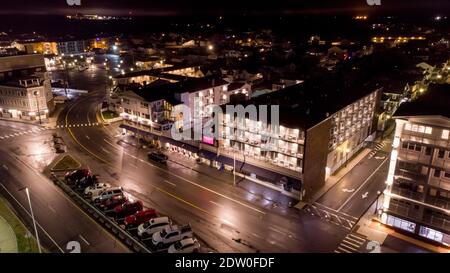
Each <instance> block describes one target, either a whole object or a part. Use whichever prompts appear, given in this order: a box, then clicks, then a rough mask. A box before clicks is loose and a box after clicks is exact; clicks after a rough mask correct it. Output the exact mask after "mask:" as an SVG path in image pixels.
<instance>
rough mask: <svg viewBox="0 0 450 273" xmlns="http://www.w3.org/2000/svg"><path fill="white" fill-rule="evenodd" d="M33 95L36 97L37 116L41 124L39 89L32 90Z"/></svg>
mask: <svg viewBox="0 0 450 273" xmlns="http://www.w3.org/2000/svg"><path fill="white" fill-rule="evenodd" d="M33 94H34V97H35V98H36V104H37V110H38V116H39V124H42V120H41V109H40V108H39V99H38V96H39V91H34V93H33Z"/></svg>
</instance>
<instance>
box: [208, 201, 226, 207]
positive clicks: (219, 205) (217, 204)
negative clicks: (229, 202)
mask: <svg viewBox="0 0 450 273" xmlns="http://www.w3.org/2000/svg"><path fill="white" fill-rule="evenodd" d="M209 202H210V203H212V204H214V205H216V206H218V207H221V208H223V205H221V204H219V203H216V202H214V201H209Z"/></svg>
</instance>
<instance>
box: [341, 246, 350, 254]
mask: <svg viewBox="0 0 450 273" xmlns="http://www.w3.org/2000/svg"><path fill="white" fill-rule="evenodd" d="M338 250H340V251H344V252H346V253H352V252H351V251H348V250H347V249H344V248H342V247H338Z"/></svg>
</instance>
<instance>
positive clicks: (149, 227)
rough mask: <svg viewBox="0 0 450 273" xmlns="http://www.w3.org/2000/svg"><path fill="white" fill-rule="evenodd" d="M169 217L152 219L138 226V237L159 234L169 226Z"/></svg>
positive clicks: (170, 222)
mask: <svg viewBox="0 0 450 273" xmlns="http://www.w3.org/2000/svg"><path fill="white" fill-rule="evenodd" d="M171 224H172V221H170V219H169V217H159V218H153V219H151V220H149V221H147V222H145V223H143V224H140V225H139V226H138V228H137V231H138V235H139V236H140V237H143V236H149V235H152V234H153V233H155V232H160V231H161V230H163V229H164V228H165V227H166V226H168V225H171Z"/></svg>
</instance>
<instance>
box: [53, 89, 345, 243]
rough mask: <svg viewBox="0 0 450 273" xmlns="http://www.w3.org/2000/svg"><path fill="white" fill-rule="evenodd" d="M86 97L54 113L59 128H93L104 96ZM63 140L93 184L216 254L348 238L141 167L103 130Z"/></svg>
mask: <svg viewBox="0 0 450 273" xmlns="http://www.w3.org/2000/svg"><path fill="white" fill-rule="evenodd" d="M85 84H86V85H85V86H79V87H78V88H82V89H88V90H90V91H91V93H90V94H89V95H88V96H86V97H81V98H79V99H78V100H77V101H75V102H72V104H70V105H68V106H67V107H66V109H65V110H64V111H63V112H62V113H61V115H60V118H59V121H58V123H59V124H60V125H64V124H67V125H76V124H87V123H92V122H97V117H96V111H95V110H96V107H97V106H98V104H99V103H101V102H102V101H103V100H104V89H103V87H102V85H101V84H98V83H95V81H92V82H91V81H86V82H85ZM61 132H62V133H63V132H66V133H67V134H63V135H64V139H65V141H66V143H67V145H68V147H69V149H68V150H69V152H71V153H72V154H74V155H75V156H76V157H78V158H79V159H80V160H81V161H82V162H83V163H85V164H86V166H89V167H90V168H91V169H92V170H93V171H94V172H95V173H97V174H99V175H100V178H101V179H102V180H104V181H107V182H109V183H111V184H113V185H120V186H123V187H124V188H125V190H127V191H128V192H129V193H131V194H132V195H133V196H135V197H136V198H138V199H141V200H143V201H144V203H145V204H146V206H148V207H153V208H155V209H156V210H158V211H160V212H161V213H163V214H166V215H169V216H170V217H171V218H173V219H174V220H175V221H176V222H178V223H188V222H189V223H191V225H192V226H193V228H194V231H195V233H196V235H197V236H198V237H200V239H202V241H204V242H206V243H207V244H208V245H209V246H210V247H211V248H212V249H214V250H215V251H219V252H332V251H333V250H334V249H335V248H336V246H337V244H338V243H339V241H340V240H341V239H342V238H343V237H344V236H345V234H346V233H347V232H348V231H347V230H346V229H345V228H343V227H341V226H337V225H335V224H332V223H329V222H327V221H324V220H322V219H320V218H317V217H315V216H313V215H310V214H308V213H306V212H303V211H299V210H297V209H287V208H280V207H272V206H270V204H268V203H270V202H267V200H265V199H264V198H261V199H259V200H260V202H254V201H249V200H254V198H253V199H252V198H251V196H249V195H250V194H249V192H248V191H246V190H244V189H242V188H239V187H233V186H230V185H229V184H227V183H222V182H219V181H218V180H216V179H214V178H212V177H211V176H207V175H203V174H201V173H198V172H195V171H193V170H190V169H188V168H185V167H183V166H180V165H177V164H171V163H169V164H168V165H167V166H160V165H156V163H155V164H153V163H151V162H148V160H147V159H146V155H145V152H144V151H142V150H138V149H136V148H135V147H134V146H131V145H126V144H124V143H123V142H121V141H120V138H118V137H114V136H115V135H117V133H118V132H117V131H116V130H114V129H112V128H109V127H108V126H83V127H71V128H66V129H63V130H61Z"/></svg>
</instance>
